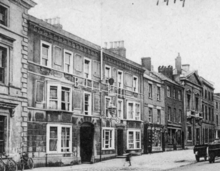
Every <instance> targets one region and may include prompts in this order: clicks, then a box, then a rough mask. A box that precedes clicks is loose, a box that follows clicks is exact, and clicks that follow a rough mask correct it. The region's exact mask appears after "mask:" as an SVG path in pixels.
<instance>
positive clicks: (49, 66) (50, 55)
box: [40, 40, 52, 68]
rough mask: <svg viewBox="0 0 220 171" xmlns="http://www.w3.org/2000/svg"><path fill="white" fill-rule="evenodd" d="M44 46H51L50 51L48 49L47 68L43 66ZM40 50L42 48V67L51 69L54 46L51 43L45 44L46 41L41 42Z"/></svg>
mask: <svg viewBox="0 0 220 171" xmlns="http://www.w3.org/2000/svg"><path fill="white" fill-rule="evenodd" d="M43 44H45V45H47V46H49V49H48V51H49V52H48V61H47V64H48V65H47V66H45V65H43V64H42V58H43V48H42V47H43ZM40 45H41V46H40V48H41V51H40V64H41V65H42V66H44V67H48V68H51V63H52V61H51V58H52V45H51V43H48V42H45V41H43V40H41V43H40Z"/></svg>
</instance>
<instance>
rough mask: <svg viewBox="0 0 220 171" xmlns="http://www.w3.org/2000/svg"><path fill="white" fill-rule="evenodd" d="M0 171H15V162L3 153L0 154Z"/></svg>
mask: <svg viewBox="0 0 220 171" xmlns="http://www.w3.org/2000/svg"><path fill="white" fill-rule="evenodd" d="M2 156H4V158H3V157H2ZM0 171H17V164H16V162H15V161H14V160H13V159H12V157H9V156H8V155H6V154H5V153H0Z"/></svg>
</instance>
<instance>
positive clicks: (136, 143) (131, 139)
mask: <svg viewBox="0 0 220 171" xmlns="http://www.w3.org/2000/svg"><path fill="white" fill-rule="evenodd" d="M127 148H128V149H140V148H141V133H140V131H139V130H128V132H127Z"/></svg>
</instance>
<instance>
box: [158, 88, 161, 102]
mask: <svg viewBox="0 0 220 171" xmlns="http://www.w3.org/2000/svg"><path fill="white" fill-rule="evenodd" d="M158 89H160V93H159V91H158ZM160 100H161V86H158V85H157V101H160Z"/></svg>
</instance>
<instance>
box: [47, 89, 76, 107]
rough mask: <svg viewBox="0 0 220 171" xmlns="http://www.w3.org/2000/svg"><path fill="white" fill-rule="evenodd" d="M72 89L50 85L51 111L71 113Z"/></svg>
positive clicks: (49, 100) (49, 99)
mask: <svg viewBox="0 0 220 171" xmlns="http://www.w3.org/2000/svg"><path fill="white" fill-rule="evenodd" d="M71 94H72V93H71V89H70V88H69V87H64V86H61V85H49V94H48V103H49V109H59V110H66V111H70V109H71V99H72V98H71V97H72V96H71Z"/></svg>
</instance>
